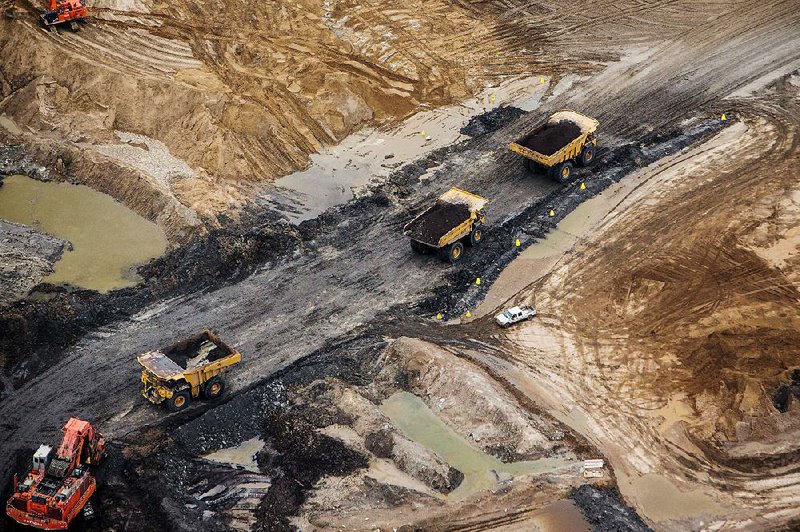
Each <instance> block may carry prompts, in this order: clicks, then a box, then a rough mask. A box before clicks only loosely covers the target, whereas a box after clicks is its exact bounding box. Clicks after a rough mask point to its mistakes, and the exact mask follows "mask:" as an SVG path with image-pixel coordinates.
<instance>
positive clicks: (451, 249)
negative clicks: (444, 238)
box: [442, 242, 464, 264]
mask: <svg viewBox="0 0 800 532" xmlns="http://www.w3.org/2000/svg"><path fill="white" fill-rule="evenodd" d="M463 256H464V244H462V243H461V242H454V243H452V244H450V245H449V246H446V247H445V248H443V249H442V258H443V259H444V260H446V261H447V262H449V263H450V264H455V263H456V262H458V261H460V260H461V257H463Z"/></svg>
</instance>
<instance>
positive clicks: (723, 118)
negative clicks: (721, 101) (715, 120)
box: [719, 113, 728, 122]
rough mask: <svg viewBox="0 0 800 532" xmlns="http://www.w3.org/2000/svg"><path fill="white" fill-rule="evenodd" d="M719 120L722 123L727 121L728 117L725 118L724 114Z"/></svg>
mask: <svg viewBox="0 0 800 532" xmlns="http://www.w3.org/2000/svg"><path fill="white" fill-rule="evenodd" d="M719 119H720V120H722V121H723V122H724V121H725V120H727V119H728V117H727V116H725V113H722V116H721V117H719Z"/></svg>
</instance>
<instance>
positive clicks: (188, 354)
mask: <svg viewBox="0 0 800 532" xmlns="http://www.w3.org/2000/svg"><path fill="white" fill-rule="evenodd" d="M234 354H236V355H237V356H239V357H240V355H238V353H236V351H234V350H233V349H232V348H230V347H229V346H228V345H227V344H225V343H224V342H223V341H222V340H220V339H219V338H217V336H216V335H214V334H213V333H211V332H210V331H203V332H202V333H200V334H197V335H195V336H192V337H190V338H187V339H186V340H183V341H181V342H178V343H176V344H174V345H171V346H170V347H167V348H165V349H163V350H161V349H158V350H155V351H149V352H147V353H144V354H141V355H139V356H138V357H137V360H138V361H139V364H141V365H142V367H144V368H145V369H146V370H148V371H149V372H150V373H152V374H153V375H155V376H156V377H158V378H160V379H169V378H170V377H173V376H175V375H177V374H179V373H182V372H185V371H187V370H193V369H200V368H204V367H207V366H209V365H212V364H214V365H218V364H216V363H217V362H220V361H222V360H223V359H226V358H228V357H231V355H234ZM238 361H239V358H238V357H237V359H236V360H235V361H233V360H225V361H224V363H223V365H229V364H232V363H236V362H238Z"/></svg>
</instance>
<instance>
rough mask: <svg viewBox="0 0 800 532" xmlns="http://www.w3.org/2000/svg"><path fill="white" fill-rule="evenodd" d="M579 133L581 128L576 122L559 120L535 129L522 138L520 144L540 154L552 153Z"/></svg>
mask: <svg viewBox="0 0 800 532" xmlns="http://www.w3.org/2000/svg"><path fill="white" fill-rule="evenodd" d="M580 135H581V128H580V126H578V124H576V123H574V122H570V121H569V120H561V121H558V122H555V123H552V124H546V125H544V126H543V127H542V128H540V129H537V130H536V131H534V132H533V133H531V134H530V135H528V136H527V137H525V138H524V139H522V142H521V144H522V145H523V146H525V147H526V148H528V149H531V150H533V151H535V152H538V153H541V154H542V155H553V154H554V153H555V152H557V151H558V150H560V149H561V148H563V147H564V146H566V145H567V144H569V143H570V142H572V141H573V140H575V139H576V138H578V137H579V136H580Z"/></svg>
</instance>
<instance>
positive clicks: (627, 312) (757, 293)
mask: <svg viewBox="0 0 800 532" xmlns="http://www.w3.org/2000/svg"><path fill="white" fill-rule="evenodd" d="M791 80H796V77H795V78H789V79H788V80H784V81H781V82H779V83H778V85H777V86H776V87H775V88H774V89H773V90H771V91H768V92H767V94H766V95H765V96H764V98H763V99H762V100H760V101H758V102H756V103H751V104H749V106H750V107H749V109H748V110H747V112H746V113H745V116H744V118H743V119H744V124H743V125H737V126H736V127H734V128H730V129H728V130H726V131H725V132H723V133H722V134H721V135H720V136H719V138H718V139H716V140H714V141H712V142H709V143H707V144H706V145H703V146H700V147H698V148H696V149H694V150H692V151H690V152H688V153H687V154H685V155H683V156H680V157H676V158H675V159H674V160H672V161H667V162H665V163H663V164H661V165H657V166H655V167H654V168H652V169H647V170H645V171H643V172H642V173H641V175H640V178H639V183H638V185H637V186H636V187H635V188H632V189H630V191H629V192H627V196H623V197H622V198H621V199H619V200H617V203H618V205H617V206H616V207H615V208H614V209H613V211H612V213H613V214H612V216H610V217H607V218H606V221H605V222H604V224H603V226H602V230H601V231H600V232H598V233H597V234H595V235H592V237H591V238H590V239H589V240H587V241H583V243H581V244H579V245H578V246H577V247H576V248H575V250H574V251H573V252H572V253H570V254H568V255H567V257H566V259H564V260H562V261H561V264H560V265H559V266H558V267H557V268H555V269H554V270H553V271H552V272H551V273H550V274H549V275H548V276H546V277H545V278H543V279H541V280H539V281H538V282H536V283H534V284H533V285H531V287H530V288H529V289H527V290H525V291H523V292H521V293H520V294H519V295H518V296H516V297H515V298H514V300H515V301H521V300H528V301H530V300H535V302H536V306H537V307H538V308H539V317H538V318H537V319H536V320H534V321H533V322H531V323H529V324H527V325H525V326H523V327H521V328H519V329H517V330H516V331H514V332H512V333H510V335H509V338H508V345H509V349H510V352H511V355H512V357H513V359H514V360H516V361H517V363H518V364H519V365H520V367H525V368H527V371H529V372H531V374H533V375H540V374H542V373H544V374H545V375H547V378H546V379H544V380H542V381H540V382H539V383H538V384H537V385H536V387H533V385H532V384H524V383H523V382H522V381H521V380H517V386H520V387H522V388H525V387H526V386H527V388H525V389H527V390H528V392H529V393H530V394H531V395H533V396H536V397H538V398H539V399H540V400H543V401H545V402H552V403H551V404H553V405H554V408H558V409H561V407H560V406H555V404H558V405H561V404H574V405H575V407H574V410H572V411H570V412H569V413H566V412H565V414H564V415H565V416H566V418H562V419H569V420H570V421H567V423H568V424H570V425H572V426H573V427H577V428H579V430H580V431H581V432H582V433H583V434H584V435H587V436H589V437H590V439H594V438H596V439H597V440H598V441H601V442H605V443H601V444H600V446H601V448H603V450H604V452H606V453H607V456H609V458H610V459H611V462H612V464H613V465H614V467H615V473H616V475H617V477H618V479H620V489H621V491H622V493H623V495H624V496H625V497H626V498H627V499H628V500H629V501H631V502H633V503H634V505H635V506H636V507H637V509H638V510H639V511H640V512H642V513H643V515H645V516H646V517H648V519H649V520H650V521H651V522H653V523H656V524H657V525H658V526H657V528H665V529H674V528H680V527H682V526H684V525H686V524H687V523H689V522H694V523H698V522H699V521H701V520H702V521H704V522H706V523H708V522H709V519H710V518H712V517H713V516H717V518H718V519H728V523H731V522H734V521H736V520H742V519H747V518H750V517H752V516H754V515H758V516H764V515H765V514H767V513H769V512H772V511H774V512H777V513H776V514H774V517H775V518H776V519H778V520H779V521H780V520H782V519H787V518H790V517H792V516H795V517H796V516H797V506H796V504H795V503H794V497H795V496H796V493H797V488H798V484H797V479H796V477H795V476H794V474H793V472H792V468H789V469H786V468H784V464H785V463H787V461H789V462H794V461H795V460H796V457H797V455H798V452H800V450H798V446H797V437H796V435H797V433H798V431H800V415H799V414H800V409H798V408H796V405H795V407H793V406H792V403H791V401H789V405H788V406H787V408H786V411H785V412H781V411H779V410H777V409H776V408H775V406H774V405H773V394H775V392H776V391H777V390H778V389H779V388H780V387H781V386H782V385H787V384H789V383H790V378H791V374H792V371H793V369H794V368H796V367H798V366H800V338H799V337H798V335H797V330H798V328H799V327H800V321H798V316H800V277H798V274H797V272H798V271H800V255H798V254H797V245H798V244H800V241H799V240H798V237H797V232H796V231H795V230H794V229H793V228H794V227H795V226H796V224H797V223H798V221H800V189H798V187H797V182H796V180H795V179H794V177H793V176H794V175H796V172H797V161H798V142H797V138H798V136H797V135H798V123H797V119H796V117H797V116H798V114H797V113H798V111H800V109H798V107H797V101H798V100H797V96H798V91H799V90H800V89H799V88H798V86H797V84H796V81H795V82H794V83H793V82H792V81H791ZM623 192H624V191H623ZM508 371H512V372H513V371H517V372H518V371H519V370H511V369H509V370H508ZM542 384H543V387H542V388H541V389H539V388H538V386H540V385H542ZM551 394H552V395H551ZM592 435H593V436H592ZM633 448H636V449H639V450H640V451H637V454H636V456H633V455H631V454H630V452H629V450H630V449H633ZM654 471H656V472H658V474H656V475H654V474H653V473H652V472H654ZM668 479H669V480H668ZM778 486H780V487H779V488H778ZM673 490H674V491H673ZM670 494H672V495H670ZM670 496H671V497H674V498H675V499H674V500H675V501H676V502H675V504H670V505H663V504H661V503H659V502H658V501H659V500H663V498H664V497H670ZM680 497H683V498H680ZM678 501H682V502H678ZM780 512H782V513H780ZM778 515H780V517H778ZM764 519H766V518H764ZM693 520H694V521H693ZM712 520H713V519H712ZM767 522H768V521H767V520H764V521H759V523H762V524H766V523H767Z"/></svg>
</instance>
